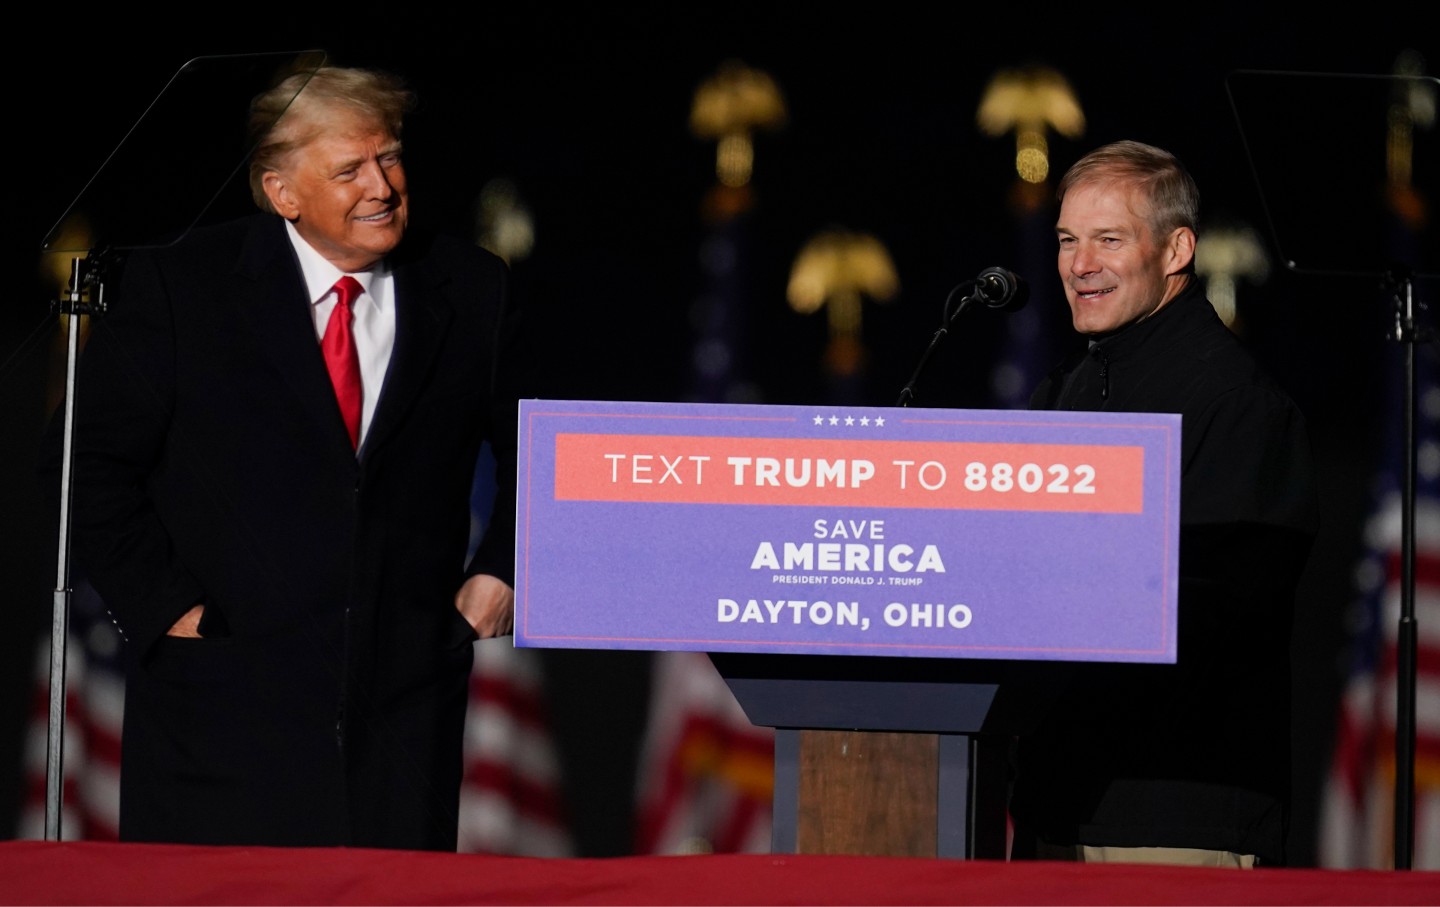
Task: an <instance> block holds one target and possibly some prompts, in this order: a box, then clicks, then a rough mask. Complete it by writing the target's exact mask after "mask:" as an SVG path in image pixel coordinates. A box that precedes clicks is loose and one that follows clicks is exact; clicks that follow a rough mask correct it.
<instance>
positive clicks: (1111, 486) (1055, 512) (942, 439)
mask: <svg viewBox="0 0 1440 907" xmlns="http://www.w3.org/2000/svg"><path fill="white" fill-rule="evenodd" d="M519 445H520V463H519V499H518V503H517V508H518V512H517V516H518V535H517V548H516V583H515V597H516V598H515V645H517V646H521V647H537V648H583V649H645V650H657V651H663V650H695V651H703V652H783V653H804V654H833V655H885V656H907V657H921V658H985V659H1029V660H1065V661H1115V662H1157V663H1169V662H1174V661H1175V652H1176V648H1175V635H1176V617H1175V600H1176V591H1177V587H1178V559H1179V513H1180V469H1179V459H1180V453H1179V452H1180V417H1179V416H1178V415H1169V414H1154V413H1056V412H1029V411H999V410H959V409H912V408H878V407H877V408H870V407H833V406H767V405H729V404H665V403H612V402H595V401H569V400H523V401H521V403H520V437H519Z"/></svg>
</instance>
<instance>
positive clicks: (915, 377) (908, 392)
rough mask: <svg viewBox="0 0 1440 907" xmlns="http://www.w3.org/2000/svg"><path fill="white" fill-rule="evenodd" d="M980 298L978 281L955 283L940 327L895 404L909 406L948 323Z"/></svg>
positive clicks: (944, 334)
mask: <svg viewBox="0 0 1440 907" xmlns="http://www.w3.org/2000/svg"><path fill="white" fill-rule="evenodd" d="M962 291H966V292H967V293H968V295H966V296H964V297H962V298H961V300H960V304H959V305H957V306H955V310H954V311H953V312H952V311H951V310H950V305H951V303H953V302H954V301H955V294H957V293H960V292H962ZM980 298H981V294H980V292H979V282H978V281H974V280H966V281H963V282H961V283H959V284H957V285H956V286H955V288H954V289H953V290H951V291H950V295H948V296H946V297H945V307H944V310H943V312H942V316H941V319H940V329H939V330H938V331H936V332H935V336H933V337H931V338H930V345H929V346H927V347H926V348H925V352H924V354H923V355H921V357H920V363H919V365H917V366H915V372H914V374H912V375H911V376H910V380H909V381H908V382H906V384H905V386H904V387H903V388H901V390H900V399H898V400H896V401H895V405H896V406H909V405H910V403H911V401H913V400H914V399H915V382H917V381H919V380H920V375H921V373H922V372H924V371H925V366H926V365H927V364H929V362H930V355H931V354H932V353H934V352H935V348H936V347H938V346H939V345H940V341H941V340H944V339H945V337H946V335H948V334H949V333H950V325H951V324H952V323H953V322H954V321H955V319H957V318H959V317H960V313H961V312H963V311H965V309H966V307H967V306H969V305H970V304H971V303H972V302H974V301H976V300H977V299H980Z"/></svg>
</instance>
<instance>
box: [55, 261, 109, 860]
mask: <svg viewBox="0 0 1440 907" xmlns="http://www.w3.org/2000/svg"><path fill="white" fill-rule="evenodd" d="M110 260H111V256H110V255H109V254H108V253H105V252H93V253H91V254H90V255H88V256H86V257H77V258H74V259H72V260H71V264H70V285H69V288H68V289H67V291H66V293H65V297H64V298H63V299H61V300H58V301H56V302H54V303H53V306H54V308H55V311H56V313H57V314H58V315H61V316H63V317H64V320H65V326H66V327H65V330H66V356H65V409H64V430H65V433H64V447H63V459H62V461H61V465H60V520H59V524H60V533H59V556H58V557H57V559H56V568H55V595H54V600H53V610H52V614H51V621H50V725H49V733H48V735H47V740H46V750H45V840H47V841H59V840H60V834H61V829H60V816H61V812H62V809H63V807H64V804H63V799H64V798H63V792H64V776H65V771H64V739H65V691H66V676H65V675H66V664H65V656H66V647H67V645H68V643H69V639H70V634H69V623H70V601H71V597H72V594H73V590H71V588H70V515H71V503H72V500H73V497H74V493H73V491H72V490H71V476H70V473H71V468H72V466H73V461H74V453H73V436H74V430H75V374H76V365H77V363H78V361H79V358H80V318H81V317H82V316H92V317H94V316H99V315H103V314H104V313H105V307H106V303H105V298H104V296H105V283H104V271H105V268H106V267H107V266H108V265H109V263H110Z"/></svg>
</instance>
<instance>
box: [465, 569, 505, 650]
mask: <svg viewBox="0 0 1440 907" xmlns="http://www.w3.org/2000/svg"><path fill="white" fill-rule="evenodd" d="M455 607H456V609H458V610H459V612H460V614H461V616H462V617H464V618H465V619H466V620H467V621H469V622H470V626H472V627H474V628H475V633H476V635H477V636H479V637H480V638H481V639H490V638H491V637H495V636H506V635H508V634H509V633H510V632H511V631H512V630H513V629H514V628H515V590H514V589H511V588H510V586H509V584H508V583H506V582H505V581H504V580H502V579H499V578H498V577H494V576H489V575H487V574H484V573H478V574H476V575H475V576H472V577H470V578H469V579H467V580H466V581H465V585H463V586H461V587H460V591H459V592H456V593H455Z"/></svg>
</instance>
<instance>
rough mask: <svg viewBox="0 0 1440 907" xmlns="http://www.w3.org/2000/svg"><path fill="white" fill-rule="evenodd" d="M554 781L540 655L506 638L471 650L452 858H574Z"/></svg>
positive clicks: (557, 775) (557, 772) (557, 773)
mask: <svg viewBox="0 0 1440 907" xmlns="http://www.w3.org/2000/svg"><path fill="white" fill-rule="evenodd" d="M561 781H562V772H561V763H560V759H559V757H558V755H557V753H556V751H555V747H554V745H553V742H552V740H551V737H550V724H549V720H548V714H547V709H546V706H545V696H544V683H543V673H542V670H541V663H540V661H539V654H538V653H537V652H536V651H534V650H532V649H517V648H516V647H515V646H514V641H513V640H512V639H511V638H510V637H501V638H498V639H486V640H482V641H480V642H478V643H476V644H475V670H474V671H473V673H472V674H471V678H470V709H469V713H468V716H467V718H466V721H465V777H464V781H463V782H462V784H461V788H460V842H459V851H460V852H461V853H490V854H505V855H510V856H529V857H571V856H575V852H574V842H573V841H572V840H571V836H570V826H569V820H568V816H567V814H566V810H565V806H564V801H563V798H562V795H561V790H562V784H561Z"/></svg>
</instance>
